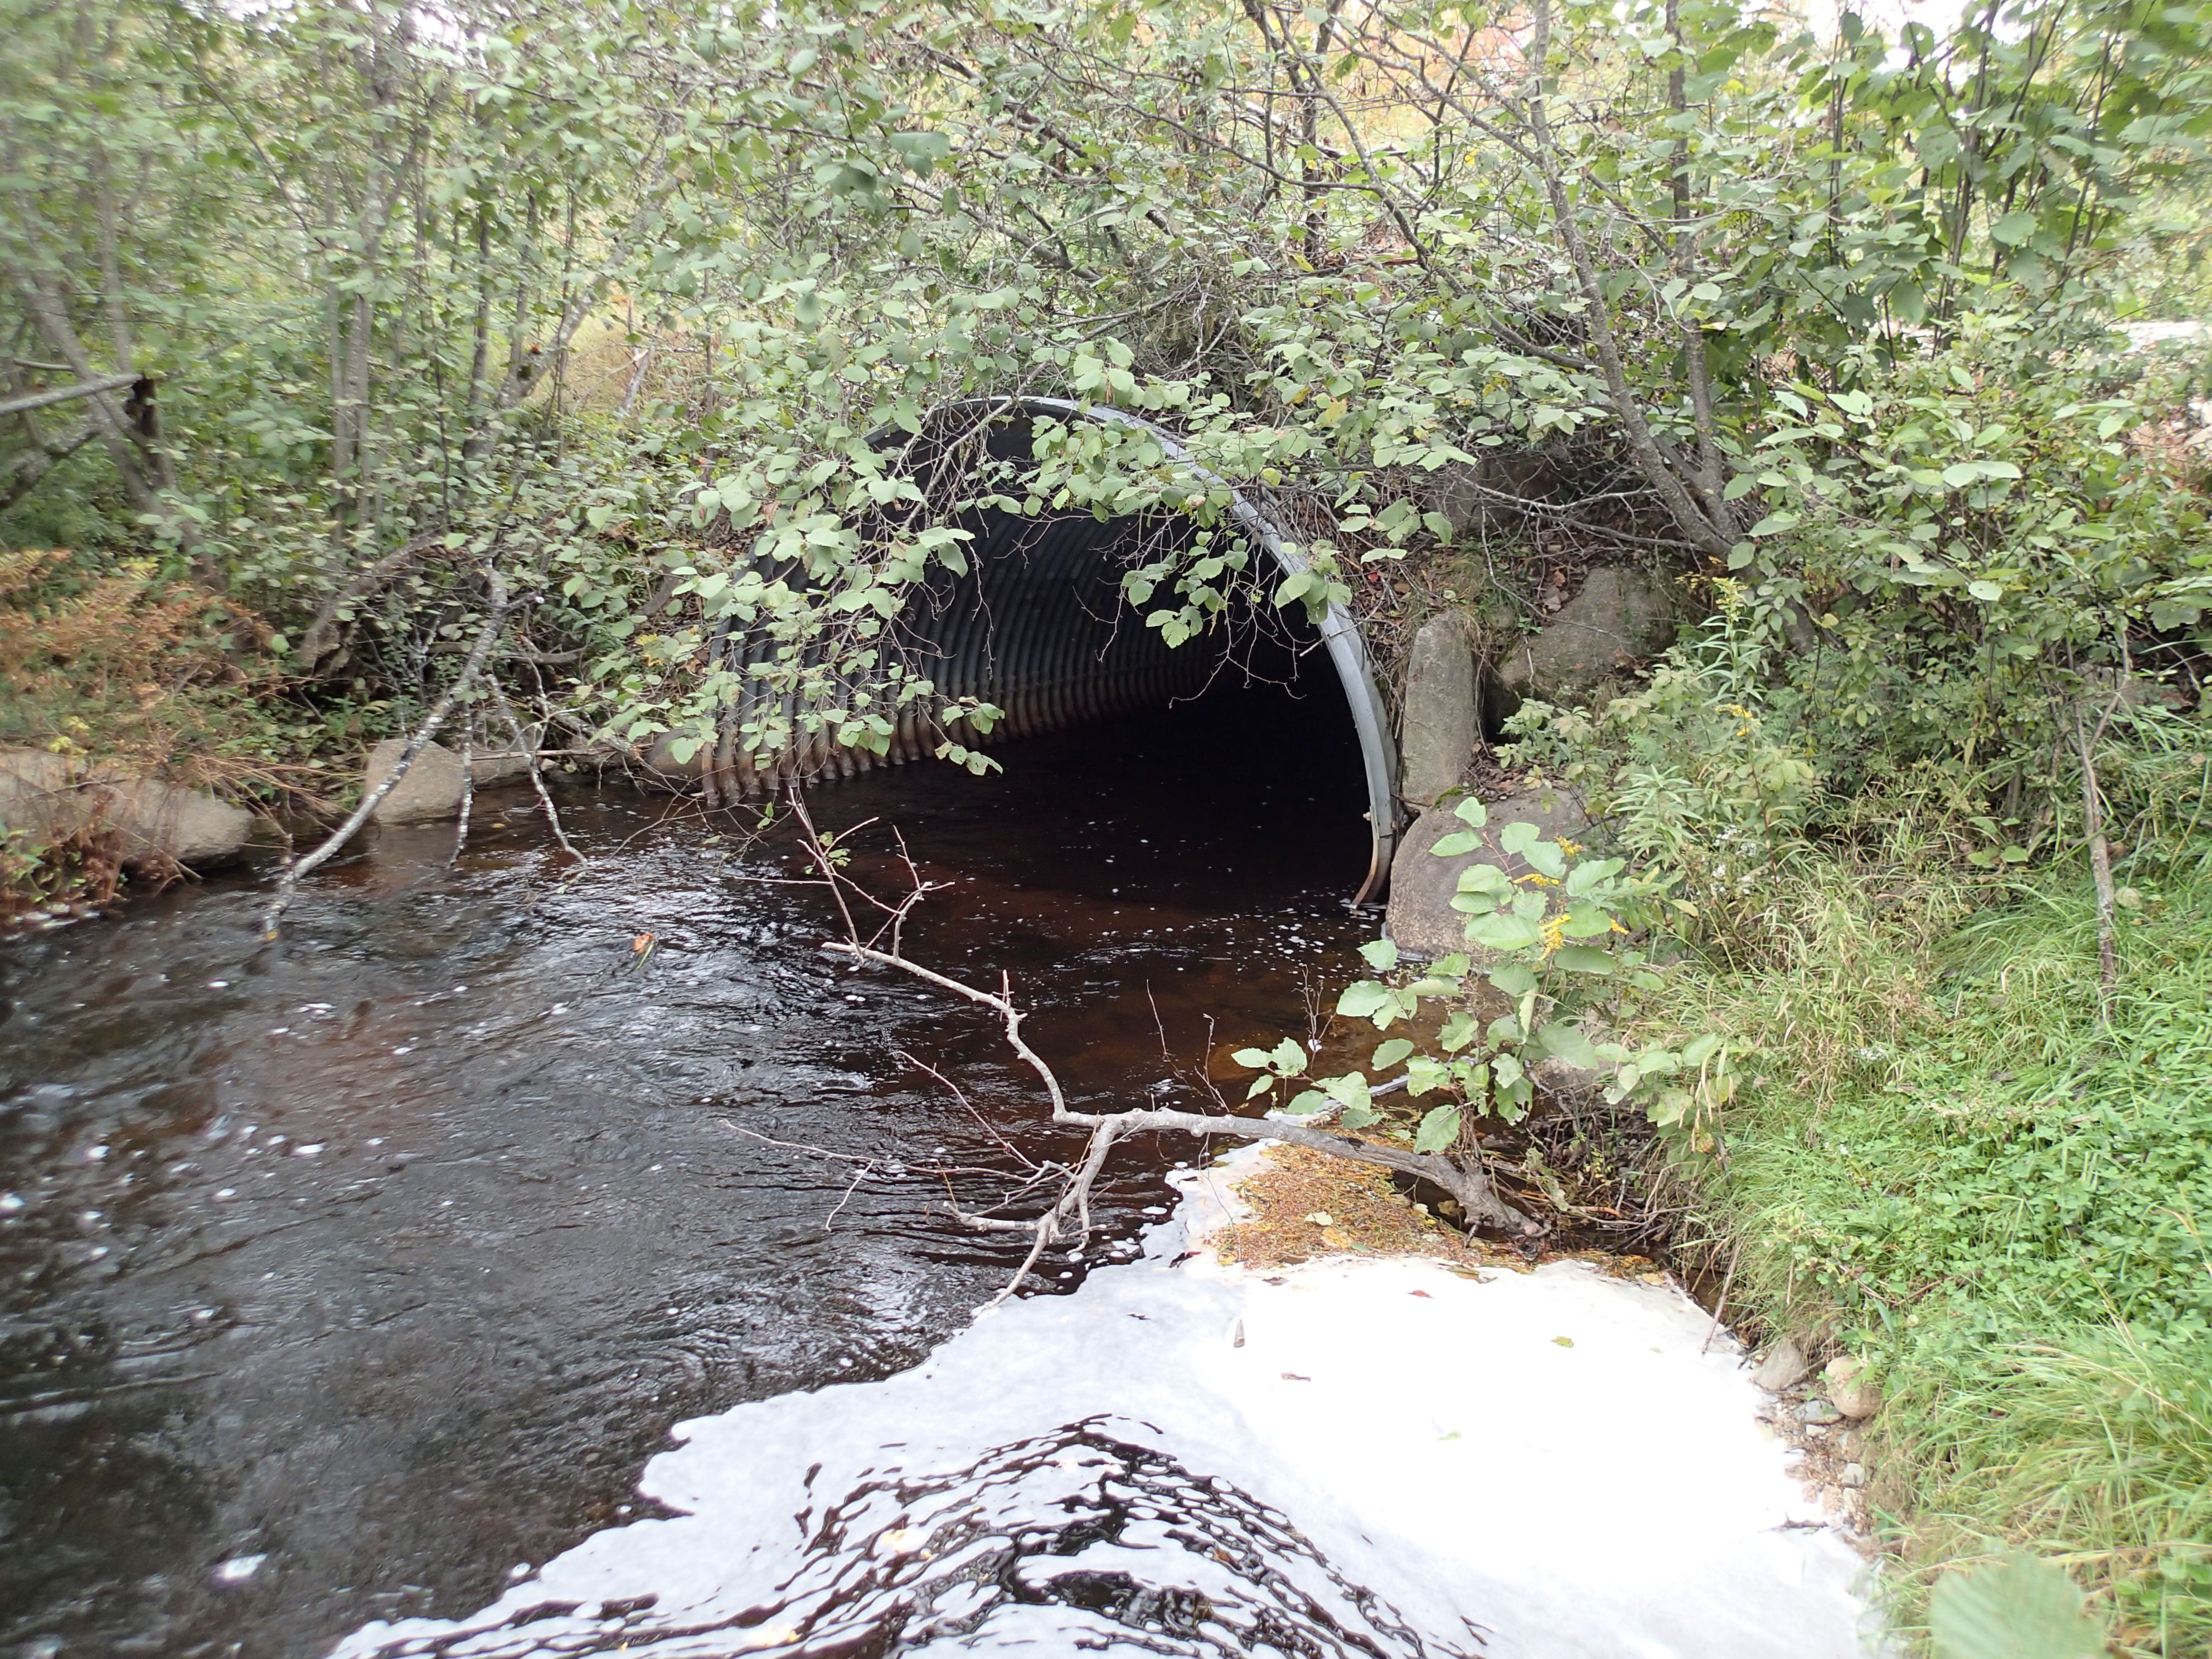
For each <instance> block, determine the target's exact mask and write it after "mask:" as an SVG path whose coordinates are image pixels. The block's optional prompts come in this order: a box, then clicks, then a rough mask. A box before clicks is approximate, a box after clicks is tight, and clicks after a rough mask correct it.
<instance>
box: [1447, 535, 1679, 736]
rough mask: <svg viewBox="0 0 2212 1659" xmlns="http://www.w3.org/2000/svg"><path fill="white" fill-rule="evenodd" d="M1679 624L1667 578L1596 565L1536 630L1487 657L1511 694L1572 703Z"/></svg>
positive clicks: (1645, 654) (1649, 653)
mask: <svg viewBox="0 0 2212 1659" xmlns="http://www.w3.org/2000/svg"><path fill="white" fill-rule="evenodd" d="M1680 626H1681V612H1680V601H1679V600H1678V599H1677V597H1676V594H1675V592H1674V586H1673V585H1672V584H1671V583H1669V582H1668V581H1667V580H1664V579H1662V578H1661V577H1658V576H1654V575H1650V574H1647V573H1645V572H1644V571H1640V570H1622V569H1619V568H1615V567H1613V566H1612V565H1600V566H1598V567H1597V568H1595V569H1593V570H1592V571H1591V572H1590V573H1589V577H1588V578H1587V579H1586V580H1584V581H1583V587H1582V592H1579V593H1577V594H1576V595H1575V597H1574V598H1573V599H1569V600H1568V601H1567V602H1566V604H1565V605H1563V606H1561V607H1560V609H1559V614H1558V615H1556V616H1554V617H1553V618H1552V619H1551V621H1550V622H1548V623H1546V624H1545V625H1544V630H1543V632H1541V634H1536V635H1523V636H1522V637H1521V638H1518V639H1516V640H1514V641H1511V642H1510V644H1509V645H1508V646H1506V647H1505V648H1504V649H1503V650H1502V651H1501V652H1500V653H1498V657H1497V658H1496V659H1495V660H1494V661H1493V662H1492V665H1491V666H1492V671H1493V672H1494V673H1495V674H1496V675H1497V677H1498V684H1499V685H1500V686H1502V687H1503V688H1504V690H1505V691H1506V692H1507V693H1508V694H1509V695H1510V696H1513V697H1514V698H1516V700H1517V699H1522V698H1528V697H1541V698H1542V699H1544V701H1546V702H1579V701H1581V700H1583V698H1586V697H1588V696H1589V695H1590V694H1591V693H1592V692H1594V691H1595V690H1598V688H1599V687H1600V686H1601V685H1603V684H1605V683H1606V682H1607V680H1610V679H1613V678H1617V677H1619V676H1620V674H1621V673H1622V672H1623V671H1625V670H1626V669H1628V668H1631V667H1633V666H1634V665H1637V664H1638V663H1640V662H1642V661H1644V659H1646V658H1649V657H1654V656H1656V655H1657V654H1658V653H1660V652H1662V651H1664V650H1665V649H1666V648H1667V647H1668V646H1669V645H1672V644H1673V643H1674V635H1675V633H1676V631H1677V630H1678V629H1680Z"/></svg>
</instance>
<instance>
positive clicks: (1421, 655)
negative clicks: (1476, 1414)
mask: <svg viewBox="0 0 2212 1659" xmlns="http://www.w3.org/2000/svg"><path fill="white" fill-rule="evenodd" d="M1481 735H1482V709H1481V706H1480V702H1479V701H1478V695H1477V690H1476V685H1475V678H1474V647H1472V646H1471V645H1470V644H1469V643H1468V627H1467V619H1466V617H1462V615H1461V614H1460V613H1459V612H1458V611H1445V612H1443V614H1442V615H1441V616H1436V617H1430V618H1429V620H1428V621H1426V622H1425V623H1422V624H1421V626H1420V628H1419V629H1418V630H1417V631H1416V632H1415V633H1414V635H1413V646H1412V647H1411V648H1410V649H1409V650H1408V651H1407V653H1406V714H1405V732H1404V734H1403V736H1402V737H1401V739H1400V741H1399V744H1398V756H1399V765H1400V768H1401V774H1400V780H1399V790H1400V793H1402V794H1403V795H1404V796H1405V798H1406V799H1407V800H1408V801H1411V802H1413V803H1414V804H1415V805H1420V806H1428V805H1433V804H1434V803H1435V801H1436V799H1437V796H1439V795H1441V794H1443V793H1444V791H1446V790H1447V789H1450V788H1453V787H1456V786H1457V785H1458V783H1459V781H1460V779H1461V777H1462V775H1463V774H1464V773H1465V772H1466V770H1467V763H1468V758H1469V757H1471V756H1472V755H1473V754H1474V745H1475V741H1476V739H1477V738H1480V736H1481Z"/></svg>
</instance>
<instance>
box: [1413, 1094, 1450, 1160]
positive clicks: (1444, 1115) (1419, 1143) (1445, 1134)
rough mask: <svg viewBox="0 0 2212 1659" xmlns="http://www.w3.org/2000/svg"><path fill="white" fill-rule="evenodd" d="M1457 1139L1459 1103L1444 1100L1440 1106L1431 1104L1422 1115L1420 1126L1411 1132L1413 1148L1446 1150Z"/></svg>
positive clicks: (1430, 1150) (1425, 1150) (1415, 1149)
mask: <svg viewBox="0 0 2212 1659" xmlns="http://www.w3.org/2000/svg"><path fill="white" fill-rule="evenodd" d="M1458 1140H1459V1103H1458V1102H1457V1101H1446V1102H1445V1103H1443V1105H1441V1106H1431V1108H1430V1109H1428V1110H1427V1111H1426V1112H1425V1113H1424V1114H1423V1115H1422V1117H1421V1127H1419V1129H1417V1130H1415V1131H1414V1132H1413V1150H1414V1151H1415V1152H1448V1151H1449V1150H1450V1148H1451V1147H1452V1146H1455V1144H1457V1142H1458Z"/></svg>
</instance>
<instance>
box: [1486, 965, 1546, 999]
mask: <svg viewBox="0 0 2212 1659" xmlns="http://www.w3.org/2000/svg"><path fill="white" fill-rule="evenodd" d="M1490 982H1491V983H1492V985H1495V986H1496V987H1498V989H1499V990H1501V991H1503V992H1504V993H1505V994H1506V995H1507V996H1509V997H1521V996H1526V995H1528V993H1529V992H1531V991H1533V990H1534V989H1535V988H1536V975H1535V974H1534V971H1533V970H1531V969H1530V968H1529V967H1528V963H1522V962H1502V963H1498V966H1497V967H1496V968H1494V969H1492V970H1491V974H1490Z"/></svg>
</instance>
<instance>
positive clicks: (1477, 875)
mask: <svg viewBox="0 0 2212 1659" xmlns="http://www.w3.org/2000/svg"><path fill="white" fill-rule="evenodd" d="M1453 885H1454V886H1455V887H1456V888H1457V889H1458V890H1460V891H1461V892H1462V893H1483V894H1486V895H1488V896H1491V897H1492V899H1501V898H1504V896H1506V895H1507V894H1509V893H1510V892H1511V891H1512V890H1513V878H1512V877H1510V876H1509V875H1507V874H1506V873H1505V872H1504V871H1503V870H1501V869H1499V868H1498V866H1496V865H1494V864H1470V865H1468V866H1467V868H1466V869H1464V870H1462V871H1461V872H1459V879H1458V881H1456V882H1455V883H1454V884H1453Z"/></svg>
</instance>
